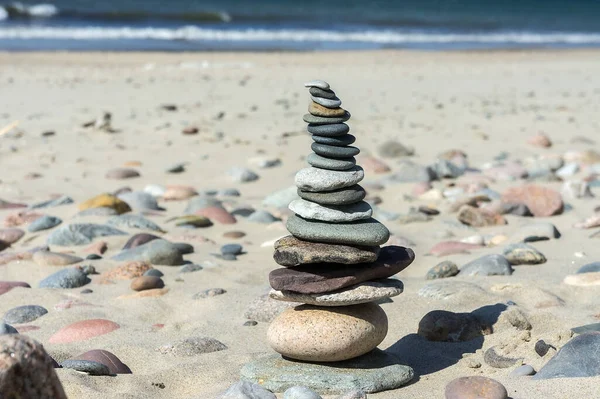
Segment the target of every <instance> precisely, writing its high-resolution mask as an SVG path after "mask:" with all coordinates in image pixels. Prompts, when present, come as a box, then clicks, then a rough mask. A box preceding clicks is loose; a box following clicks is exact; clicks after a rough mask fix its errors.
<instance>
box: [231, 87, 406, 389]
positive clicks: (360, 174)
mask: <svg viewBox="0 0 600 399" xmlns="http://www.w3.org/2000/svg"><path fill="white" fill-rule="evenodd" d="M305 86H306V87H308V88H309V91H310V95H311V99H312V102H311V104H310V105H309V113H308V114H306V115H305V116H304V121H305V122H307V123H308V132H309V133H311V134H312V138H313V140H314V142H313V144H312V146H311V148H312V150H313V153H311V154H310V155H309V156H308V158H307V161H308V163H309V164H310V167H308V168H306V169H302V170H301V171H299V172H298V173H297V174H296V179H295V181H296V186H297V187H298V195H299V196H300V199H298V200H295V201H293V202H292V203H291V204H290V206H289V207H290V209H291V210H292V211H293V212H294V213H295V214H294V215H293V216H290V217H289V218H288V221H287V229H288V231H289V232H290V233H291V236H287V237H284V238H282V239H280V240H278V241H277V242H276V243H275V253H274V259H275V261H276V262H277V263H278V264H279V265H281V266H284V267H283V268H280V269H276V270H273V271H272V272H271V273H270V275H269V282H270V284H271V287H272V288H273V290H272V291H271V293H270V296H271V298H274V299H277V300H281V301H290V302H298V303H300V304H301V305H299V306H296V307H295V308H291V309H288V310H286V311H285V312H283V313H282V314H280V315H279V316H278V317H277V318H276V319H275V320H274V321H273V322H272V323H271V325H270V327H269V330H268V334H267V336H268V342H269V344H270V345H271V347H272V348H273V349H274V350H275V351H277V352H278V353H280V354H281V355H282V356H283V357H282V356H279V355H277V356H271V357H269V358H266V359H261V360H258V361H256V362H253V363H250V364H248V365H246V366H245V367H244V368H243V369H242V378H243V379H246V380H250V381H254V382H258V383H260V384H262V385H263V386H264V387H265V388H267V389H270V390H273V391H276V392H281V391H283V390H285V389H287V388H289V387H291V386H294V385H305V386H308V387H310V388H312V389H315V390H318V391H320V392H322V393H341V392H344V391H348V390H350V389H355V388H361V389H363V390H364V391H365V392H377V391H381V390H386V389H393V388H398V387H399V386H402V385H404V384H406V383H407V382H408V381H410V379H411V378H412V376H413V372H412V369H410V367H407V366H403V365H401V364H399V361H398V359H396V358H395V357H394V356H392V355H390V354H387V353H385V352H383V351H380V350H378V349H376V347H377V345H379V344H380V343H381V342H382V341H383V339H384V338H385V336H386V334H387V331H388V321H387V316H386V314H385V312H384V311H383V309H382V308H381V307H380V306H379V305H378V304H377V303H376V302H378V301H381V300H385V299H387V298H390V297H393V296H396V295H399V294H401V293H402V290H403V285H402V282H401V281H400V280H397V279H391V278H390V277H392V276H393V275H394V274H396V273H398V272H400V271H401V270H403V269H404V268H406V267H407V266H408V265H409V264H410V263H411V262H412V261H413V259H414V253H413V252H412V251H411V250H410V249H407V248H403V247H398V246H386V247H383V248H381V247H380V245H382V244H384V243H385V242H386V241H387V240H388V239H389V235H390V233H389V231H388V229H387V228H386V227H385V226H384V225H383V224H381V223H380V222H378V221H377V220H375V219H373V218H372V213H373V211H372V209H371V206H370V205H369V204H368V203H366V202H365V201H363V199H364V198H365V195H366V193H365V190H364V189H363V188H362V187H361V186H360V185H359V184H358V183H359V182H360V181H361V180H362V179H363V178H364V171H363V169H362V168H361V167H360V166H358V165H356V159H355V158H354V156H356V155H358V153H359V152H360V150H359V149H358V148H357V147H354V146H351V144H352V143H354V141H355V137H354V136H353V135H351V134H348V132H349V130H350V129H349V127H348V125H347V124H346V123H344V122H346V121H348V119H350V113H348V111H346V110H344V109H343V108H340V106H341V104H342V102H341V101H340V99H339V98H338V97H337V96H336V94H335V93H334V92H333V91H332V90H331V89H330V87H329V84H328V83H326V82H323V81H319V80H317V81H312V82H309V83H307V84H306V85H305Z"/></svg>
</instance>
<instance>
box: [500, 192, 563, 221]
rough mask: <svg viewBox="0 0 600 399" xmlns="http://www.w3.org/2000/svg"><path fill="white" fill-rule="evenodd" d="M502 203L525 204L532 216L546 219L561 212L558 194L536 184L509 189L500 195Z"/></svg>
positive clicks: (560, 200) (561, 201)
mask: <svg viewBox="0 0 600 399" xmlns="http://www.w3.org/2000/svg"><path fill="white" fill-rule="evenodd" d="M502 201H504V202H506V203H513V204H525V205H527V208H529V210H530V211H531V213H532V214H533V216H537V217H547V216H552V215H558V214H560V213H562V211H563V206H564V204H563V200H562V196H561V195H560V193H559V192H558V191H556V190H552V189H551V188H547V187H543V186H539V185H537V184H525V185H522V186H519V187H511V188H509V189H508V190H506V191H505V192H504V193H503V194H502Z"/></svg>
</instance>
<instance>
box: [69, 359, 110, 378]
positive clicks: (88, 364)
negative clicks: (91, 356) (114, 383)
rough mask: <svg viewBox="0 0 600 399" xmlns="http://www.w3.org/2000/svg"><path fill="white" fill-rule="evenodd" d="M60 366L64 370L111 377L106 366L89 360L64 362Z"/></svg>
mask: <svg viewBox="0 0 600 399" xmlns="http://www.w3.org/2000/svg"><path fill="white" fill-rule="evenodd" d="M60 365H61V366H62V367H63V368H65V369H73V370H77V371H80V372H82V373H87V374H90V375H111V372H110V370H109V368H108V367H107V366H105V365H104V364H102V363H99V362H94V361H91V360H65V361H63V362H62V363H61V364H60Z"/></svg>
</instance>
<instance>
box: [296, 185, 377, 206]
mask: <svg viewBox="0 0 600 399" xmlns="http://www.w3.org/2000/svg"><path fill="white" fill-rule="evenodd" d="M297 194H298V196H300V198H304V199H305V200H308V201H312V202H316V203H317V204H321V205H349V204H355V203H357V202H360V201H362V200H363V199H364V198H365V197H366V195H367V192H366V191H365V189H364V188H362V187H361V186H360V185H358V184H355V185H353V186H350V187H344V188H340V189H338V190H332V191H323V192H320V193H315V192H311V191H305V190H301V189H297Z"/></svg>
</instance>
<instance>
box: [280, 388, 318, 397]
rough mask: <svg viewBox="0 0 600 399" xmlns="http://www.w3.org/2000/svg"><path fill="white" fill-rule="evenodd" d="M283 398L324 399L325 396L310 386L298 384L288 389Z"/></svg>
mask: <svg viewBox="0 0 600 399" xmlns="http://www.w3.org/2000/svg"><path fill="white" fill-rule="evenodd" d="M282 399H323V397H322V396H321V395H319V394H318V393H316V392H315V391H313V390H312V389H310V388H307V387H303V386H300V385H297V386H295V387H291V388H289V389H287V390H286V391H285V392H284V393H283V398H282Z"/></svg>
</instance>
